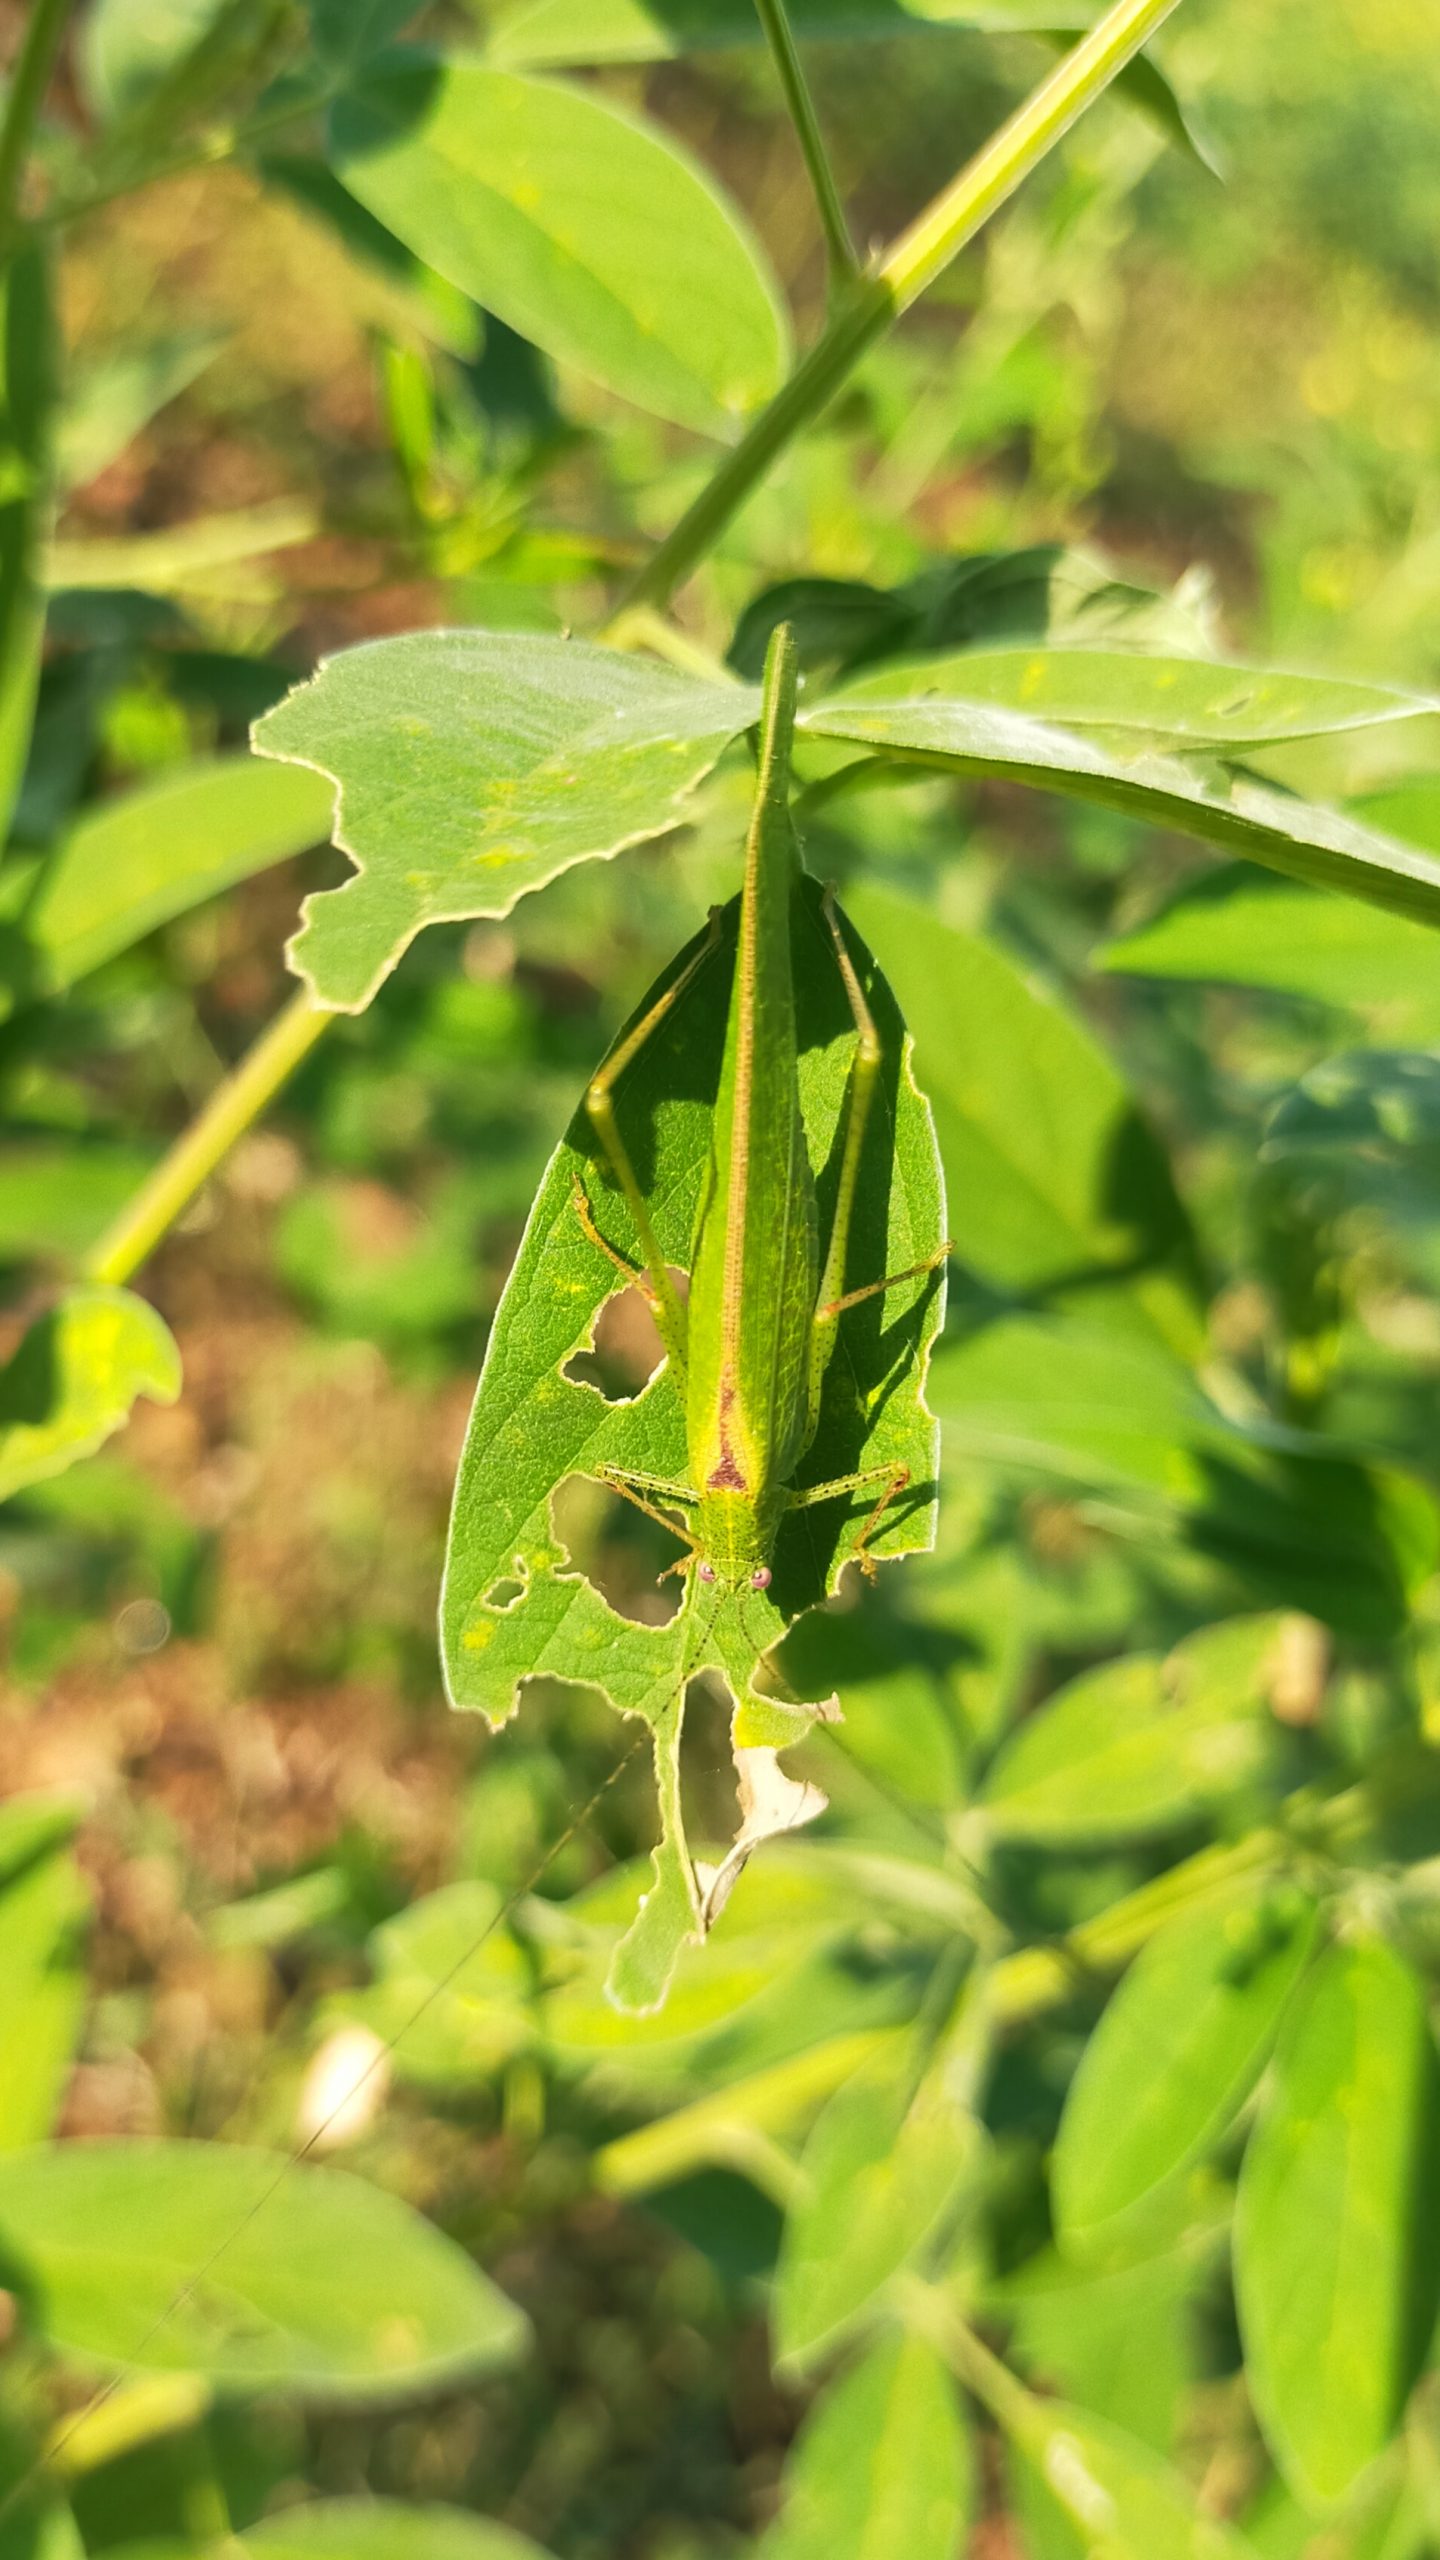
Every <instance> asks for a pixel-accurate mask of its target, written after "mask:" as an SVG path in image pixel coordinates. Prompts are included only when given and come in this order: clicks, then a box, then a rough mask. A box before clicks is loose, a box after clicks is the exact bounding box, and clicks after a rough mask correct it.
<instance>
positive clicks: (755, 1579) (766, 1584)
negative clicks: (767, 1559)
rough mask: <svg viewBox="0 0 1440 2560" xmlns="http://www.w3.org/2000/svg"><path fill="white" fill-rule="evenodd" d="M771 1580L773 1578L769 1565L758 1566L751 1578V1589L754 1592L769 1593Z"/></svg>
mask: <svg viewBox="0 0 1440 2560" xmlns="http://www.w3.org/2000/svg"><path fill="white" fill-rule="evenodd" d="M771 1580H772V1576H771V1572H770V1567H769V1566H768V1564H758V1565H757V1566H756V1568H755V1570H754V1572H753V1573H752V1574H751V1576H750V1588H751V1590H752V1591H768V1590H769V1588H770V1584H771Z"/></svg>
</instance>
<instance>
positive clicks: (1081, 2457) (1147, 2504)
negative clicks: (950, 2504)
mask: <svg viewBox="0 0 1440 2560" xmlns="http://www.w3.org/2000/svg"><path fill="white" fill-rule="evenodd" d="M1017 2403H1023V2406H1017V2408H1016V2410H1015V2412H1014V2414H1013V2417H1012V2416H1011V2415H1008V2414H1006V2413H1003V2412H1002V2415H1005V2423H1006V2426H1007V2428H1008V2429H1009V2431H1010V2434H1011V2437H1012V2441H1013V2442H1014V2444H1015V2446H1016V2449H1017V2451H1018V2452H1019V2453H1020V2455H1021V2456H1022V2458H1023V2460H1024V2461H1025V2462H1026V2463H1028V2464H1029V2465H1030V2467H1031V2469H1032V2471H1033V2473H1034V2475H1035V2478H1036V2481H1037V2483H1038V2484H1039V2486H1040V2487H1041V2489H1042V2490H1043V2492H1044V2494H1045V2496H1046V2498H1047V2500H1053V2501H1054V2503H1055V2505H1056V2506H1057V2507H1058V2508H1059V2509H1060V2511H1061V2513H1062V2514H1063V2516H1064V2517H1065V2518H1066V2520H1067V2522H1068V2523H1069V2525H1070V2526H1071V2527H1072V2528H1073V2531H1074V2536H1075V2541H1074V2546H1073V2547H1074V2548H1075V2549H1076V2550H1077V2551H1078V2552H1079V2553H1080V2554H1081V2555H1082V2556H1083V2560H1253V2554H1251V2553H1250V2547H1249V2544H1248V2543H1247V2542H1246V2541H1245V2540H1244V2538H1243V2536H1241V2535H1240V2534H1238V2533H1236V2532H1235V2531H1234V2530H1233V2529H1232V2528H1231V2527H1230V2526H1228V2525H1223V2524H1217V2523H1215V2522H1214V2520H1213V2519H1212V2518H1211V2517H1209V2516H1203V2515H1201V2514H1200V2513H1199V2511H1198V2510H1197V2508H1196V2506H1195V2502H1194V2500H1193V2498H1192V2496H1191V2494H1190V2491H1189V2489H1188V2488H1187V2486H1186V2484H1185V2482H1184V2481H1183V2480H1182V2479H1181V2477H1180V2475H1179V2473H1178V2472H1177V2471H1173V2470H1172V2469H1171V2467H1170V2465H1169V2463H1168V2462H1166V2461H1164V2460H1163V2459H1162V2458H1161V2457H1160V2456H1159V2455H1158V2454H1155V2453H1152V2452H1151V2451H1150V2449H1149V2447H1148V2446H1147V2445H1143V2444H1139V2443H1137V2442H1136V2440H1135V2438H1134V2437H1133V2436H1130V2435H1126V2434H1124V2433H1123V2432H1122V2430H1121V2429H1120V2428H1119V2427H1112V2426H1108V2425H1107V2424H1106V2423H1105V2421H1104V2420H1103V2419H1102V2418H1092V2417H1090V2416H1089V2415H1088V2414H1087V2413H1086V2412H1085V2411H1084V2410H1081V2409H1074V2408H1067V2407H1066V2406H1065V2404H1064V2402H1063V2401H1058V2400H1037V2399H1033V2398H1032V2397H1031V2395H1030V2394H1029V2393H1028V2392H1026V2393H1024V2394H1017Z"/></svg>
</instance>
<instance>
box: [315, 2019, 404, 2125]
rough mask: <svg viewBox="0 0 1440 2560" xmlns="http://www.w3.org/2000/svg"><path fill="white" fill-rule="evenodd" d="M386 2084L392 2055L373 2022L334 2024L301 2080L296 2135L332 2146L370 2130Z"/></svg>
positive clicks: (388, 2082) (386, 2088) (382, 2103)
mask: <svg viewBox="0 0 1440 2560" xmlns="http://www.w3.org/2000/svg"><path fill="white" fill-rule="evenodd" d="M389 2090H390V2055H389V2051H388V2048H387V2047H386V2046H385V2045H384V2044H383V2043H382V2042H381V2040H380V2038H379V2036H377V2035H376V2033H375V2031H374V2029H373V2027H362V2026H348V2027H336V2028H335V2030H334V2032H333V2034H331V2035H328V2036H327V2037H326V2039H325V2041H324V2043H323V2044H322V2045H321V2046H320V2048H319V2051H318V2052H317V2053H315V2054H313V2055H312V2056H311V2060H310V2067H309V2069H308V2071H307V2072H306V2074H305V2077H304V2079H303V2081H302V2082H301V2084H300V2103H299V2106H298V2107H297V2109H296V2113H295V2132H296V2137H297V2139H298V2140H299V2141H301V2142H304V2143H306V2144H308V2145H309V2146H310V2148H311V2149H312V2150H315V2151H335V2150H338V2149H339V2148H340V2146H341V2144H342V2143H346V2142H357V2141H358V2140H359V2138H360V2136H361V2134H362V2133H366V2132H368V2130H369V2128H370V2126H371V2125H372V2124H373V2123H374V2121H375V2118H376V2117H377V2116H378V2114H379V2113H380V2110H381V2108H382V2107H383V2105H384V2104H385V2100H386V2098H387V2096H388V2094H389Z"/></svg>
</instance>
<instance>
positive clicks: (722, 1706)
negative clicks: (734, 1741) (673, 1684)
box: [680, 1671, 740, 1855]
mask: <svg viewBox="0 0 1440 2560" xmlns="http://www.w3.org/2000/svg"><path fill="white" fill-rule="evenodd" d="M734 1712H735V1709H734V1705H733V1703H732V1700H731V1697H730V1692H729V1690H728V1689H727V1688H726V1686H725V1683H724V1681H723V1680H721V1679H720V1677H719V1676H718V1674H717V1673H715V1672H709V1671H704V1672H702V1673H701V1674H700V1676H699V1678H698V1679H696V1680H692V1681H691V1683H690V1686H689V1688H688V1690H687V1691H686V1693H685V1722H684V1726H683V1728H682V1730H681V1735H680V1802H681V1807H682V1810H683V1813H684V1819H685V1832H686V1837H687V1839H688V1840H689V1841H690V1843H691V1846H692V1847H698V1849H699V1851H700V1852H701V1854H704V1855H708V1854H709V1852H710V1851H712V1850H717V1849H718V1850H719V1851H721V1852H722V1853H723V1852H724V1850H725V1849H726V1848H727V1847H728V1846H729V1843H730V1842H731V1841H732V1840H733V1839H734V1837H735V1828H736V1825H737V1823H738V1821H739V1819H740V1813H739V1806H738V1803H737V1801H736V1794H735V1763H734V1760H733V1759H732V1757H731V1752H730V1720H731V1717H732V1716H733V1715H734Z"/></svg>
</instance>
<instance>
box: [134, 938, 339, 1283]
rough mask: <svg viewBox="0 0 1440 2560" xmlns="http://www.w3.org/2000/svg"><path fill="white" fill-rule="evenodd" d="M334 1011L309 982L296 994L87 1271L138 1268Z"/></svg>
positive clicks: (291, 1071) (143, 1189)
mask: <svg viewBox="0 0 1440 2560" xmlns="http://www.w3.org/2000/svg"><path fill="white" fill-rule="evenodd" d="M334 1019H335V1016H334V1014H333V1013H324V1012H322V1011H321V1009H320V1007H319V1006H318V1005H317V1004H316V1002H315V1000H314V997H313V996H312V995H311V994H310V992H309V989H308V988H304V989H302V990H301V992H300V993H299V994H298V995H295V996H292V997H291V999H290V1002H289V1003H288V1004H287V1005H286V1007H285V1009H284V1011H283V1013H279V1014H277V1015H276V1017H275V1020H274V1021H273V1022H272V1023H271V1025H270V1028H269V1030H268V1031H265V1032H262V1033H261V1036H260V1038H259V1039H258V1040H257V1041H256V1042H255V1045H254V1047H253V1048H252V1049H250V1050H249V1051H248V1052H247V1054H246V1055H245V1057H243V1058H242V1059H241V1061H240V1064H239V1066H238V1067H236V1068H234V1069H233V1071H232V1072H231V1073H230V1074H229V1075H228V1076H226V1078H225V1079H224V1082H223V1083H222V1084H220V1085H218V1086H217V1087H216V1090H215V1091H214V1093H213V1094H212V1095H211V1097H210V1099H209V1101H208V1102H207V1103H206V1105H205V1107H204V1109H203V1110H202V1111H201V1112H200V1113H199V1114H198V1115H197V1117H196V1118H195V1119H194V1120H192V1121H191V1123H190V1126H189V1128H188V1129H187V1130H186V1131H185V1132H184V1134H183V1136H182V1137H180V1138H178V1139H177V1140H176V1143H175V1145H174V1146H173V1147H172V1148H171V1149H170V1152H169V1154H168V1155H167V1156H164V1157H162V1159H161V1161H160V1163H159V1164H158V1165H157V1166H156V1167H155V1170H154V1172H153V1173H152V1174H151V1176H150V1178H149V1180H148V1182H143V1183H142V1184H141V1186H140V1189H139V1190H138V1191H137V1192H136V1194H135V1196H134V1198H133V1199H132V1200H129V1201H127V1202H126V1205H125V1207H124V1208H123V1209H122V1210H121V1212H120V1215H119V1217H118V1218H117V1219H116V1221H115V1223H114V1225H113V1226H112V1227H111V1228H110V1229H109V1231H108V1233H107V1234H105V1235H103V1236H102V1237H101V1239H100V1242H99V1243H98V1244H97V1245H96V1247H95V1248H94V1251H93V1252H92V1253H91V1254H89V1255H88V1256H87V1258H86V1264H85V1273H86V1277H87V1279H90V1280H99V1281H103V1282H108V1283H110V1284H112V1285H114V1286H118V1285H119V1284H120V1283H121V1282H123V1281H126V1280H128V1279H129V1278H130V1276H131V1274H132V1272H134V1271H137V1270H138V1269H139V1267H140V1264H141V1263H142V1262H144V1261H145V1259H146V1257H147V1255H149V1254H151V1253H153V1252H154V1250H155V1247H156V1245H157V1244H158V1243H159V1242H160V1239H161V1237H162V1236H164V1235H165V1234H167V1233H168V1231H169V1229H170V1228H171V1227H173V1225H174V1224H175V1221H176V1219H177V1218H178V1217H180V1216H182V1215H183V1213H184V1211H185V1210H186V1209H188V1207H189V1206H190V1203H191V1201H192V1200H193V1199H194V1198H195V1195H196V1193H197V1192H198V1191H200V1190H202V1189H203V1188H204V1185H205V1184H206V1183H207V1182H208V1181H209V1179H210V1176H211V1174H212V1173H213V1172H214V1171H215V1168H216V1166H217V1165H218V1164H220V1163H222V1162H223V1160H224V1158H225V1157H226V1156H227V1155H228V1154H229V1152H230V1149H231V1148H232V1147H233V1146H234V1145H235V1143H236V1140H237V1139H239V1138H242V1137H243V1136H244V1134H245V1132H246V1130H247V1129H248V1128H249V1127H250V1125H251V1123H252V1122H253V1121H254V1120H256V1119H258V1118H259V1115H260V1113H261V1112H262V1111H263V1110H264V1109H265V1108H266V1105H267V1104H268V1103H270V1102H272V1101H273V1100H274V1098H275V1095H276V1094H277V1093H278V1092H279V1090H280V1088H281V1086H282V1085H283V1084H285V1083H286V1082H287V1080H288V1079H289V1077H290V1076H292V1075H293V1074H294V1072H295V1069H296V1068H297V1067H298V1066H299V1064H300V1062H301V1060H302V1059H303V1058H304V1057H306V1056H307V1055H308V1053H309V1051H310V1050H311V1049H312V1048H313V1047H314V1045H315V1043H316V1041H317V1040H318V1039H319V1037H320V1035H321V1033H322V1032H323V1031H324V1029H325V1028H326V1025H327V1024H328V1023H331V1022H333V1021H334Z"/></svg>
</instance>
